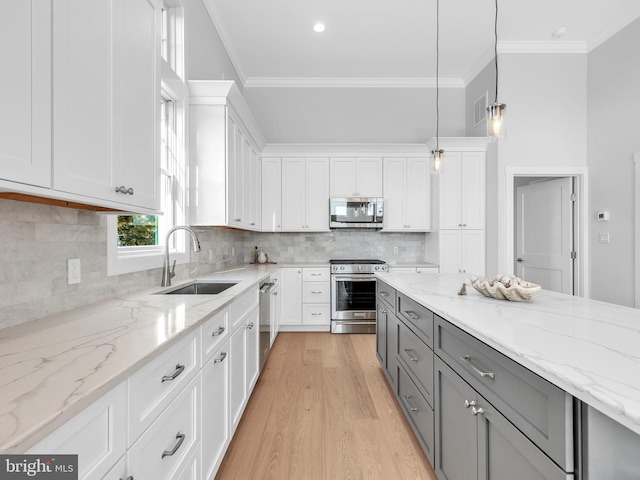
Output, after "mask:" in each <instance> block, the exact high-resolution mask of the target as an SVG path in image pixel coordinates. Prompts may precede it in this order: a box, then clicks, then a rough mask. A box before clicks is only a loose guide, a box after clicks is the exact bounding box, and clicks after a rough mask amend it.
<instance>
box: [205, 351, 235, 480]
mask: <svg viewBox="0 0 640 480" xmlns="http://www.w3.org/2000/svg"><path fill="white" fill-rule="evenodd" d="M229 379H230V377H229V341H228V340H227V341H226V342H225V343H224V344H223V345H222V346H221V347H220V349H219V350H218V352H217V353H216V354H215V355H214V356H213V358H212V359H211V360H209V362H208V363H207V364H206V365H205V366H204V368H203V369H202V415H201V418H202V471H203V472H204V477H203V478H204V479H207V480H209V479H212V478H213V477H214V476H215V472H216V471H217V469H218V467H219V466H220V463H221V462H222V458H223V456H224V452H225V451H226V448H227V445H228V444H229V439H230V436H231V435H230V425H229V423H230V422H229Z"/></svg>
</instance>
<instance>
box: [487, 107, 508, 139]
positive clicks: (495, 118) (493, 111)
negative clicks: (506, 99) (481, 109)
mask: <svg viewBox="0 0 640 480" xmlns="http://www.w3.org/2000/svg"><path fill="white" fill-rule="evenodd" d="M506 108H507V106H506V105H505V104H504V103H497V102H496V103H494V104H493V105H489V106H488V107H487V135H488V136H489V137H491V138H492V139H496V140H497V139H499V138H504V136H505V123H504V120H505V115H504V113H505V109H506Z"/></svg>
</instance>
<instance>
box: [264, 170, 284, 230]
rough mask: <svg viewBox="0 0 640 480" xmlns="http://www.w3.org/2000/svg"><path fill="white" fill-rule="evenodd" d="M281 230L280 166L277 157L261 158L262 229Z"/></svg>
mask: <svg viewBox="0 0 640 480" xmlns="http://www.w3.org/2000/svg"><path fill="white" fill-rule="evenodd" d="M280 230H282V168H281V161H280V159H279V158H263V159H262V231H263V232H279V231H280Z"/></svg>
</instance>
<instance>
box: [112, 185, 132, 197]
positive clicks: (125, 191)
mask: <svg viewBox="0 0 640 480" xmlns="http://www.w3.org/2000/svg"><path fill="white" fill-rule="evenodd" d="M116 192H117V193H122V194H124V195H127V194H129V195H133V188H132V187H129V188H127V187H125V186H124V185H121V186H120V187H116Z"/></svg>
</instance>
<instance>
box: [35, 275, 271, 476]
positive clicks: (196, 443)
mask: <svg viewBox="0 0 640 480" xmlns="http://www.w3.org/2000/svg"><path fill="white" fill-rule="evenodd" d="M259 329H260V322H259V309H258V289H257V288H255V290H250V291H247V292H246V293H244V294H242V295H240V296H239V297H238V298H237V299H236V300H235V301H233V302H232V303H231V305H229V307H227V308H224V309H222V310H220V311H218V312H214V313H213V314H212V315H211V317H210V318H209V319H208V320H207V321H205V322H204V323H203V324H202V326H201V327H199V328H197V329H195V330H194V331H193V332H190V333H187V334H185V336H184V338H183V339H182V340H180V341H178V342H177V343H176V344H175V345H173V346H171V347H169V348H168V349H167V350H166V351H164V352H162V353H161V354H160V355H158V356H157V357H155V358H154V359H152V360H151V361H150V362H148V363H147V364H146V365H144V366H143V367H142V368H140V369H138V370H137V371H135V372H134V373H133V374H132V375H131V376H130V377H129V378H128V379H127V380H125V381H123V382H122V383H121V384H120V385H118V386H117V387H115V388H113V389H112V390H110V391H109V392H107V393H106V394H105V395H104V396H103V397H101V398H99V399H98V400H96V401H95V402H94V403H92V404H91V405H90V406H89V407H87V408H86V409H84V410H83V411H81V412H80V413H79V414H77V415H76V416H75V417H73V418H71V419H70V420H69V421H67V422H66V423H65V424H63V425H62V426H61V427H59V428H58V429H57V430H55V431H54V432H52V433H51V434H50V435H49V436H47V437H45V438H44V439H43V440H41V441H40V442H38V443H37V444H36V445H34V446H33V447H32V448H31V449H29V451H27V452H26V453H29V454H52V453H53V454H55V453H59V454H77V455H78V479H79V480H213V478H214V477H215V475H216V473H217V470H218V468H219V466H220V463H221V462H222V459H223V457H224V454H225V453H226V451H227V448H228V446H229V443H230V442H231V438H232V436H233V431H234V430H235V428H236V427H237V425H238V423H239V421H240V418H241V416H242V413H243V412H244V409H245V407H246V405H247V401H248V399H249V397H250V396H251V392H252V391H253V388H254V387H255V385H256V382H257V380H258V376H259V373H260V370H259V363H258V362H259V333H260V330H259ZM203 364H204V366H203V367H202V368H200V367H201V365H203Z"/></svg>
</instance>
